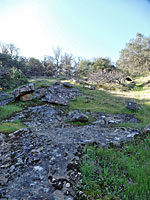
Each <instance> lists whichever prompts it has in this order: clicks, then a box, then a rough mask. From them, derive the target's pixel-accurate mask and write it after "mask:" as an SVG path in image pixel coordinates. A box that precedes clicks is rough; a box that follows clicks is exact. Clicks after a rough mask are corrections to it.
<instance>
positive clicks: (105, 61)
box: [91, 57, 112, 72]
mask: <svg viewBox="0 0 150 200" xmlns="http://www.w3.org/2000/svg"><path fill="white" fill-rule="evenodd" d="M91 68H92V70H93V71H94V72H97V71H98V70H100V69H102V70H103V69H108V68H112V65H111V61H110V59H109V58H101V57H100V58H96V59H95V60H94V62H91Z"/></svg>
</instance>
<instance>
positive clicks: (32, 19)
mask: <svg viewBox="0 0 150 200" xmlns="http://www.w3.org/2000/svg"><path fill="white" fill-rule="evenodd" d="M137 32H139V33H142V34H144V35H145V36H150V1H148V0H0V41H1V42H4V43H13V44H15V46H16V47H17V48H20V50H21V52H20V55H22V56H25V57H35V58H38V59H42V58H43V56H44V55H48V56H52V55H53V51H52V48H56V47H61V48H62V50H63V52H67V53H72V54H73V55H74V56H81V57H83V58H87V59H92V58H97V57H109V58H110V59H111V60H112V61H113V62H115V61H116V60H117V59H119V52H120V51H121V49H123V48H125V44H126V43H127V42H129V40H130V39H133V38H135V37H136V33H137Z"/></svg>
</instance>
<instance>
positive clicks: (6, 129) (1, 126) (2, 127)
mask: <svg viewBox="0 0 150 200" xmlns="http://www.w3.org/2000/svg"><path fill="white" fill-rule="evenodd" d="M21 128H25V126H24V125H23V124H22V123H21V122H20V121H14V122H3V123H0V132H1V133H11V132H14V131H16V130H18V129H21Z"/></svg>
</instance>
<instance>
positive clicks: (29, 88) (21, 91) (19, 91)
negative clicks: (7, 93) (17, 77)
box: [12, 83, 35, 98]
mask: <svg viewBox="0 0 150 200" xmlns="http://www.w3.org/2000/svg"><path fill="white" fill-rule="evenodd" d="M34 90H35V86H34V84H33V83H29V84H27V85H22V86H20V87H18V88H16V89H15V90H13V91H12V94H13V95H14V97H15V98H19V97H20V96H23V95H25V94H29V93H33V91H34Z"/></svg>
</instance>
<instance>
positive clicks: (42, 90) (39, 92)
mask: <svg viewBox="0 0 150 200" xmlns="http://www.w3.org/2000/svg"><path fill="white" fill-rule="evenodd" d="M44 96H45V88H40V89H37V90H35V91H34V92H33V98H34V99H35V98H37V99H40V98H42V97H44Z"/></svg>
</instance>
